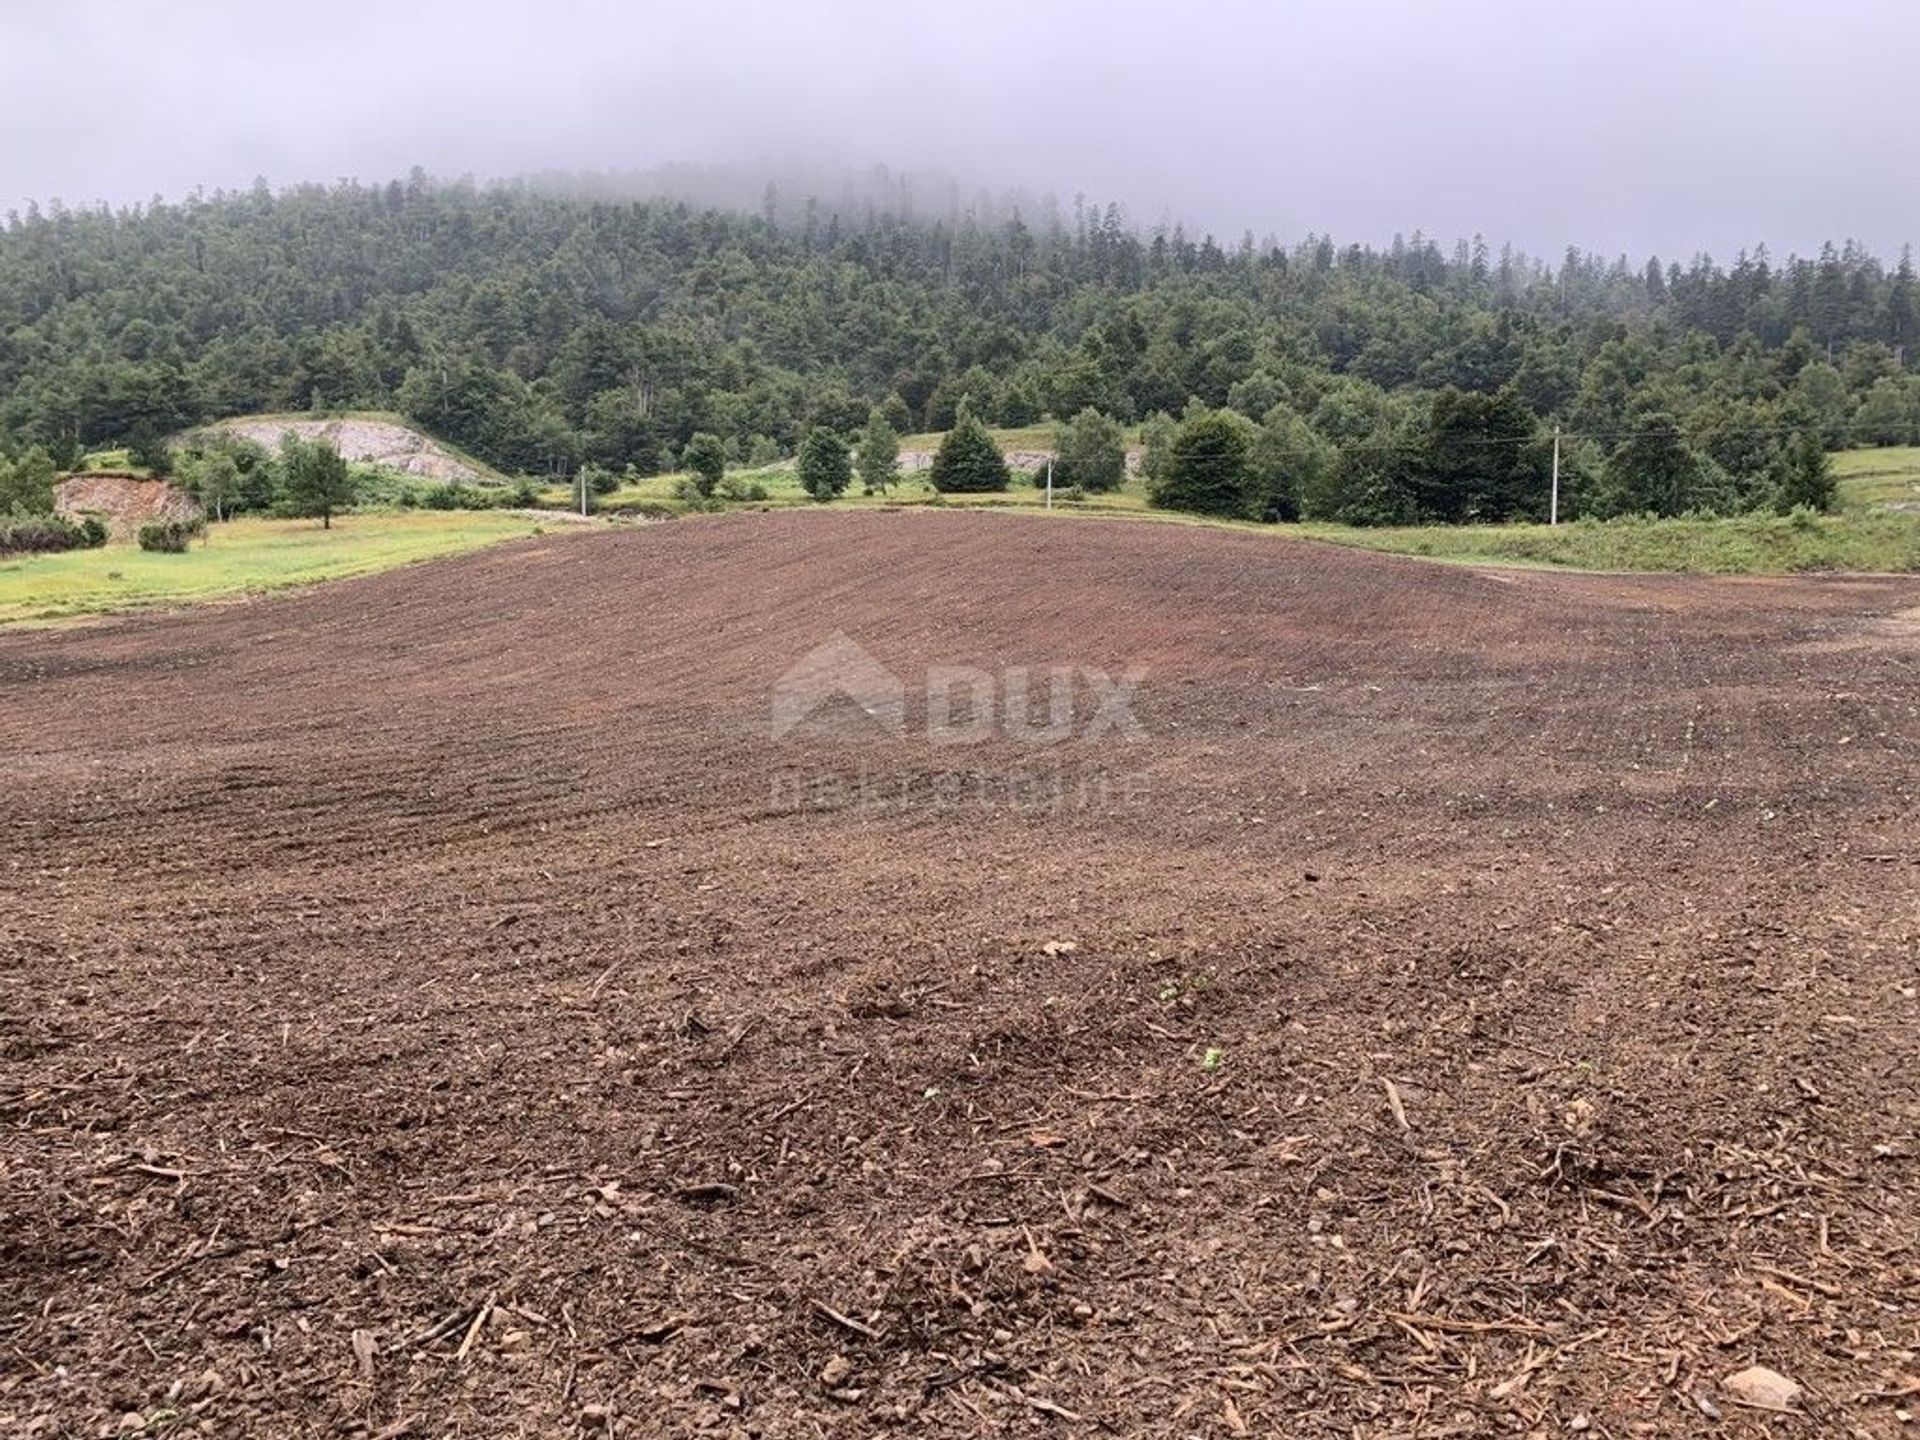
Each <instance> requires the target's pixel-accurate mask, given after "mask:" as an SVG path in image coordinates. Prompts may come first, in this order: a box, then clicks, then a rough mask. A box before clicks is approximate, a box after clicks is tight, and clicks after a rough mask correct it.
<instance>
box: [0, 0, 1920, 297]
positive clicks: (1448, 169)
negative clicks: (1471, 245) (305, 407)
mask: <svg viewBox="0 0 1920 1440" xmlns="http://www.w3.org/2000/svg"><path fill="white" fill-rule="evenodd" d="M1916 42H1920V11H1917V10H1916V9H1915V7H1913V6H1912V5H1910V4H1908V3H1904V0H1835V3H1831V4H1829V5H1826V6H1823V7H1821V8H1820V9H1819V10H1818V11H1817V12H1816V11H1813V10H1809V9H1807V8H1806V7H1805V6H1803V5H1799V4H1792V3H1788V0H1749V3H1744V4H1741V5H1739V6H1730V5H1718V6H1711V5H1698V6H1672V5H1666V4H1658V3H1654V0H1614V3H1610V4H1606V5H1599V6H1583V7H1578V8H1575V7H1550V8H1546V9H1543V8H1542V7H1539V6H1537V5H1529V4H1526V3H1523V0H1463V3H1460V4H1455V5H1449V6H1435V5H1429V4H1424V3H1417V0H1382V3H1378V4H1374V5H1370V6H1366V7H1353V6H1345V5H1336V4H1333V3H1328V0H1285V3H1269V4H1256V3H1252V0H1214V3H1206V4H1202V5H1199V6H1195V7H1187V8H1186V9H1183V10H1181V11H1180V12H1178V13H1177V14H1169V13H1168V12H1165V11H1163V10H1160V9H1154V10H1151V11H1149V10H1146V9H1143V8H1140V7H1136V6H1131V5H1112V4H1102V5H1094V4H1091V3H1081V0H1067V3H1061V4H1055V5H1048V6H1032V5H1025V4H1014V3H1011V0H982V3H977V4H974V5H969V6H965V7H938V8H936V7H918V6H901V5H894V4H883V3H880V0H850V3H845V4H839V5H836V6H833V7H831V9H823V8H814V9H808V10H800V9H795V8H791V7H786V6H780V5H776V4H772V3H765V0H718V3H713V4H707V5H703V6H701V7H698V9H697V10H695V9H693V8H690V7H678V6H666V5H661V4H655V3H641V4H618V3H613V0H548V3H542V4H539V5H530V4H507V3H501V0H478V3H460V4H455V3H451V0H424V3H418V4H410V5H406V6H395V5H390V4H380V3H374V0H340V3H337V4H334V5H332V6H329V7H327V9H326V10H325V12H324V14H322V13H320V12H316V11H315V10H314V9H313V8H312V7H311V6H307V5H297V6H296V5H293V4H289V3H284V0H267V3H261V4H254V5H248V6H246V7H244V8H243V7H237V6H233V5H230V4H221V3H215V0H183V3H178V4H173V5H168V6H164V7H159V6H154V7H136V6H128V5H118V4H109V3H106V0H74V3H68V4H62V5H59V6H27V5H12V6H8V7H6V9H5V12H4V14H3V15H0V93H4V94H6V95H7V97H8V103H7V105H6V106H5V108H4V114H0V155H4V156H5V157H6V158H5V163H4V164H3V165H0V206H6V207H12V206H20V205H24V204H25V203H26V202H27V201H29V200H38V201H41V202H45V201H48V200H50V199H52V198H54V197H60V198H63V199H65V200H66V201H68V202H70V203H87V202H91V201H95V200H99V199H106V200H109V201H113V202H118V203H124V202H129V201H136V200H143V199H145V198H147V197H149V196H151V195H153V194H155V193H162V194H167V195H179V194H184V193H187V192H189V191H191V190H192V189H194V188H195V187H197V186H204V187H207V188H214V187H222V186H224V187H228V188H233V187H240V186H245V185H247V184H249V183H250V182H251V181H252V180H253V179H254V178H255V177H256V176H265V177H267V178H268V179H269V180H270V181H272V182H273V183H275V184H285V183H293V182H298V181H305V180H321V181H328V180H333V179H336V178H339V177H343V176H359V177H361V178H363V179H367V180H383V179H385V178H386V177H388V176H391V175H396V174H404V173H406V172H407V170H408V169H409V168H410V167H412V166H414V165H416V164H417V165H420V166H423V167H425V168H426V169H428V170H430V171H432V172H434V173H437V174H443V175H446V174H461V173H472V174H474V175H475V176H477V177H480V178H482V179H485V178H489V177H499V176H510V175H517V174H525V173H533V172H540V171H547V170H564V171H581V170H588V171H591V170H603V171H609V172H629V171H634V170H645V169H647V168H648V167H655V166H662V165H670V164H692V165H696V166H702V165H711V164H714V163H726V164H729V165H734V166H744V167H746V168H747V169H749V170H753V171H757V172H766V171H768V170H792V169H795V168H806V167H815V168H816V170H817V171H818V173H828V172H830V171H831V170H832V169H833V168H834V167H852V168H854V169H861V170H863V169H865V168H866V167H868V166H870V165H873V164H876V163H878V164H883V165H886V166H888V167H890V169H891V170H892V171H893V172H895V173H900V172H907V173H917V172H921V171H926V170H932V171H938V172H942V173H946V174H950V175H952V176H955V177H958V178H957V180H956V181H955V185H956V186H957V188H958V189H959V191H960V192H961V193H963V194H966V193H972V192H973V191H975V190H977V189H980V188H987V189H992V190H995V191H998V190H1004V189H1009V188H1011V189H1024V190H1026V191H1028V192H1031V193H1033V194H1035V195H1038V194H1041V193H1046V192H1051V193H1053V194H1056V195H1058V196H1060V197H1061V199H1062V202H1063V203H1067V204H1070V203H1071V200H1072V197H1073V196H1074V195H1075V194H1076V193H1084V194H1086V195H1088V196H1090V197H1097V198H1099V199H1100V200H1102V201H1103V202H1104V201H1105V200H1108V199H1117V200H1119V201H1121V202H1122V203H1123V204H1125V205H1126V206H1127V208H1128V210H1129V212H1130V214H1131V216H1132V218H1133V219H1135V220H1136V221H1140V222H1143V223H1146V224H1149V225H1151V224H1153V223H1154V222H1156V221H1158V220H1160V219H1162V218H1163V217H1167V218H1176V219H1179V220H1182V221H1184V222H1185V223H1186V224H1187V225H1188V226H1189V228H1191V229H1194V230H1212V231H1214V232H1215V233H1217V234H1219V235H1221V236H1222V237H1223V238H1224V239H1229V240H1231V239H1233V238H1237V237H1238V236H1239V235H1240V233H1241V232H1242V231H1243V230H1252V231H1254V232H1255V234H1256V235H1262V234H1266V233H1269V232H1271V233H1274V234H1276V235H1278V236H1280V237H1282V238H1283V239H1290V238H1296V237H1298V236H1300V235H1304V234H1306V233H1307V232H1309V231H1320V232H1328V231H1331V232H1333V233H1335V234H1337V235H1339V236H1341V237H1343V238H1351V239H1355V240H1360V241H1365V242H1371V243H1385V242H1386V241H1388V240H1389V239H1390V237H1391V236H1392V235H1393V234H1394V233H1396V232H1405V233H1411V232H1413V231H1414V230H1416V229H1417V230H1423V231H1425V232H1426V233H1427V234H1430V235H1436V236H1439V237H1441V238H1442V239H1443V240H1451V239H1453V238H1456V237H1468V236H1472V235H1474V234H1481V235H1484V236H1486V237H1487V238H1488V240H1489V241H1490V242H1492V243H1493V244H1494V245H1496V246H1497V245H1499V244H1500V243H1502V242H1505V241H1511V242H1513V243H1515V244H1517V245H1519V246H1521V247H1523V248H1525V249H1527V250H1529V251H1531V252H1534V253H1538V254H1546V255H1557V254H1559V253H1560V252H1561V250H1562V249H1563V248H1564V247H1566V246H1567V245H1569V244H1571V245H1577V246H1579V247H1580V248H1581V249H1584V250H1593V251H1599V252H1602V253H1607V254H1615V253H1621V252H1627V253H1631V254H1634V255H1636V256H1644V255H1647V254H1649V253H1652V254H1658V255H1660V256H1661V257H1662V258H1663V259H1669V260H1670V259H1675V258H1678V259H1683V260H1684V259H1686V258H1687V257H1689V256H1691V255H1693V254H1695V253H1696V252H1699V251H1703V250H1704V251H1708V252H1710V253H1712V254H1714V255H1715V256H1716V257H1717V258H1720V259H1722V260H1730V259H1732V258H1733V256H1734V254H1735V253H1736V252H1737V251H1738V250H1739V249H1740V248H1742V247H1751V246H1755V245H1757V244H1761V243H1765V244H1767V245H1769V246H1771V247H1772V248H1773V250H1774V251H1775V253H1777V254H1783V253H1785V252H1786V251H1788V250H1799V251H1801V252H1803V253H1807V252H1811V251H1813V250H1815V249H1817V247H1818V246H1819V245H1820V243H1821V242H1823V241H1825V240H1829V239H1833V240H1842V239H1845V238H1847V237H1856V238H1858V239H1860V240H1861V241H1863V242H1865V243H1866V244H1867V245H1868V246H1869V247H1871V248H1872V249H1874V250H1876V251H1877V252H1879V253H1881V254H1885V255H1891V254H1893V253H1894V252H1895V251H1897V249H1898V247H1899V246H1900V244H1901V243H1902V242H1904V241H1906V240H1909V239H1911V238H1913V235H1912V231H1913V229H1914V220H1913V217H1914V215H1915V214H1916V213H1920V206H1917V205H1916V202H1917V201H1920V174H1917V172H1916V170H1915V167H1914V166H1912V165H1911V164H1910V163H1907V159H1906V157H1905V155H1904V154H1903V151H1904V150H1905V149H1906V148H1907V146H1908V143H1909V141H1910V137H1911V136H1912V135H1913V134H1915V133H1917V132H1920V86H1916V85H1914V84H1913V81H1912V68H1911V57H1912V56H1913V54H1914V53H1915V49H1916ZM103 102H107V103H103ZM796 157H798V158H796ZM756 203H757V197H756Z"/></svg>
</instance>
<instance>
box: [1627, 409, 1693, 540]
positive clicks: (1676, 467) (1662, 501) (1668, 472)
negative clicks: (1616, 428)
mask: <svg viewBox="0 0 1920 1440" xmlns="http://www.w3.org/2000/svg"><path fill="white" fill-rule="evenodd" d="M1632 423H1633V426H1634V433H1633V434H1632V435H1630V436H1628V437H1627V439H1626V440H1625V441H1623V442H1622V443H1621V445H1620V447H1619V448H1618V449H1617V450H1615V451H1614V452H1613V454H1612V455H1611V456H1609V457H1608V459H1607V493H1608V499H1609V500H1610V502H1611V504H1612V508H1613V511H1614V513H1615V514H1617V515H1639V514H1650V515H1678V514H1681V513H1682V512H1683V511H1686V510H1690V509H1692V508H1693V507H1694V506H1695V505H1697V504H1698V503H1700V501H1701V500H1702V498H1703V492H1704V491H1705V490H1706V488H1707V479H1708V476H1707V470H1706V463H1705V461H1704V459H1703V458H1702V457H1701V455H1700V454H1699V452H1698V451H1696V450H1695V449H1694V448H1693V447H1692V446H1691V445H1689V444H1688V443H1687V439H1686V436H1684V435H1683V434H1681V433H1680V427H1679V425H1677V424H1676V423H1675V422H1674V419H1673V416H1671V415H1669V414H1667V413H1666V412H1665V411H1650V412H1641V413H1640V414H1638V415H1636V416H1635V417H1634V419H1633V422H1632Z"/></svg>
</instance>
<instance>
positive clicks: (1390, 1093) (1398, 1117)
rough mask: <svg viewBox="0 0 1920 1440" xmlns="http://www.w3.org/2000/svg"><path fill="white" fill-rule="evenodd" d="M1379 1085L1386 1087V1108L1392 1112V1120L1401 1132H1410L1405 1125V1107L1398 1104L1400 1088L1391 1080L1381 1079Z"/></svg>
mask: <svg viewBox="0 0 1920 1440" xmlns="http://www.w3.org/2000/svg"><path fill="white" fill-rule="evenodd" d="M1380 1083H1381V1084H1382V1085H1384V1086H1386V1087H1387V1108H1388V1109H1389V1110H1391V1111H1393V1118H1394V1121H1395V1123H1396V1124H1398V1125H1399V1127H1400V1128H1401V1129H1402V1130H1411V1129H1412V1128H1413V1126H1412V1125H1410V1124H1408V1123H1407V1107H1406V1106H1405V1105H1403V1104H1401V1103H1400V1087H1399V1086H1398V1085H1395V1084H1394V1083H1393V1082H1392V1081H1391V1080H1388V1079H1385V1078H1383V1079H1382V1080H1381V1081H1380Z"/></svg>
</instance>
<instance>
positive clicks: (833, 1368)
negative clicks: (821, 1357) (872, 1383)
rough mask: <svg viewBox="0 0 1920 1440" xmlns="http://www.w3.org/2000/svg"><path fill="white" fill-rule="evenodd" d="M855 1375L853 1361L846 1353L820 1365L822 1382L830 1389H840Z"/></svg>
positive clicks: (823, 1385)
mask: <svg viewBox="0 0 1920 1440" xmlns="http://www.w3.org/2000/svg"><path fill="white" fill-rule="evenodd" d="M852 1375H853V1362H852V1361H851V1360H849V1359H847V1357H846V1356H844V1355H836V1356H834V1357H833V1358H832V1359H831V1360H829V1361H827V1363H826V1364H825V1365H823V1366H821V1367H820V1384H821V1386H822V1387H823V1388H825V1389H828V1390H838V1389H839V1388H840V1387H841V1386H842V1385H845V1384H846V1383H847V1381H848V1380H849V1379H850V1378H851V1377H852Z"/></svg>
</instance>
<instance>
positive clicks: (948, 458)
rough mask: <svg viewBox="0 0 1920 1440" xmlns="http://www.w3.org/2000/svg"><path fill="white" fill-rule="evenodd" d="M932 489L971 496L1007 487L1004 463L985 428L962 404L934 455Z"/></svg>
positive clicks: (1003, 458) (998, 448) (1004, 459)
mask: <svg viewBox="0 0 1920 1440" xmlns="http://www.w3.org/2000/svg"><path fill="white" fill-rule="evenodd" d="M930 473H931V475H932V479H933V488H934V489H936V490H938V491H940V492H941V493H943V494H952V493H966V494H974V493H979V492H983V491H988V490H1004V489H1006V488H1007V479H1008V475H1007V462H1006V458H1005V457H1004V456H1003V455H1001V453H1000V447H999V446H998V445H995V444H994V443H993V437H992V436H991V435H989V434H987V427H986V426H984V425H982V424H981V423H980V422H979V421H978V420H976V419H974V417H973V412H972V410H970V409H969V408H967V407H966V406H965V405H962V406H961V407H960V413H959V415H958V417H957V418H956V420H955V423H954V427H953V429H951V430H949V431H948V432H947V434H946V438H945V439H943V440H942V441H941V442H940V448H939V450H937V451H936V452H934V457H933V469H932V471H931V472H930Z"/></svg>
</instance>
